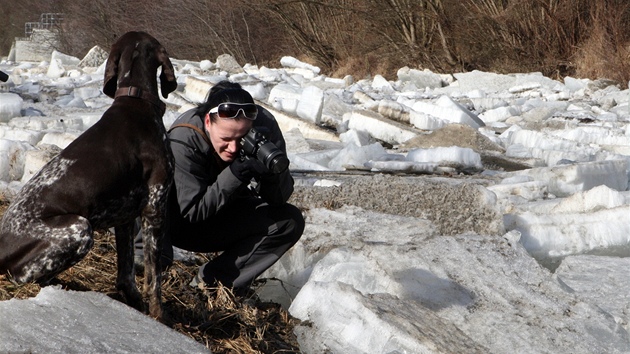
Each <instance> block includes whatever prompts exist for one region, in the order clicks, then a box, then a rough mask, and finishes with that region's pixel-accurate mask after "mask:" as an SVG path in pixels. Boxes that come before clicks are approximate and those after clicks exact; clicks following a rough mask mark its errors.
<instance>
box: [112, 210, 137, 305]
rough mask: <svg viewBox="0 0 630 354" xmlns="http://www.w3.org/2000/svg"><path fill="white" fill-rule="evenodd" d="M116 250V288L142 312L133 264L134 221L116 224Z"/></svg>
mask: <svg viewBox="0 0 630 354" xmlns="http://www.w3.org/2000/svg"><path fill="white" fill-rule="evenodd" d="M114 231H115V232H116V252H117V255H118V257H117V265H118V275H117V278H116V289H117V290H118V291H119V292H121V293H122V295H123V296H124V297H125V301H126V302H127V305H129V306H131V307H133V308H135V309H136V310H138V311H142V312H144V303H143V301H142V295H141V294H140V292H139V291H138V287H137V286H136V278H135V270H134V266H133V252H134V247H133V238H134V235H133V231H134V222H133V221H132V222H129V223H126V224H124V225H120V226H116V227H115V228H114Z"/></svg>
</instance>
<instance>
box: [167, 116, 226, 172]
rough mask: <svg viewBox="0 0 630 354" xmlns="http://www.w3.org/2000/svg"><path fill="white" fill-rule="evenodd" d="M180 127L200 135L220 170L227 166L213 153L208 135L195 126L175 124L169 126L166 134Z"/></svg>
mask: <svg viewBox="0 0 630 354" xmlns="http://www.w3.org/2000/svg"><path fill="white" fill-rule="evenodd" d="M181 127H183V128H190V129H192V130H194V131H196V132H197V133H199V134H200V135H201V137H202V138H203V140H204V141H205V142H206V143H207V144H208V146H210V148H211V149H212V156H213V157H214V159H215V160H216V161H217V164H218V165H219V166H220V168H221V170H223V169H224V168H225V167H226V166H227V164H226V163H225V162H223V160H221V158H220V157H219V155H218V154H217V152H216V151H214V146H213V145H212V141H210V137H208V134H206V132H205V131H203V130H201V129H200V128H199V127H197V126H195V125H192V124H188V123H180V124H175V125H173V126H171V127H170V128H169V129H168V133H170V132H171V130H173V129H175V128H181Z"/></svg>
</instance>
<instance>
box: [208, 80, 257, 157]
mask: <svg viewBox="0 0 630 354" xmlns="http://www.w3.org/2000/svg"><path fill="white" fill-rule="evenodd" d="M204 106H205V107H206V108H207V109H208V111H207V113H206V114H205V116H204V126H205V128H206V131H207V132H208V135H209V136H210V140H211V141H212V146H213V148H214V150H215V151H216V153H217V154H218V155H219V157H220V158H221V159H222V160H223V161H225V162H232V161H233V160H234V159H235V158H237V157H238V154H239V151H240V148H241V145H240V141H241V138H243V136H245V134H247V132H248V131H249V130H250V129H251V127H252V125H253V122H254V119H256V115H257V107H256V105H255V104H254V99H253V98H252V96H251V95H250V94H249V92H247V91H245V90H243V89H241V88H226V89H221V90H217V91H216V92H214V93H213V94H211V95H210V96H209V97H208V100H207V102H206V104H204Z"/></svg>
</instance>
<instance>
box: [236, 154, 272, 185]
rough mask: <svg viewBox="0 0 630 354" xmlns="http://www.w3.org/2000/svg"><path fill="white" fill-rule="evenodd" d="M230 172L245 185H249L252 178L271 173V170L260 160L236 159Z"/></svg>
mask: <svg viewBox="0 0 630 354" xmlns="http://www.w3.org/2000/svg"><path fill="white" fill-rule="evenodd" d="M230 170H231V171H232V173H233V174H234V176H236V178H238V179H239V180H240V181H241V182H243V183H248V182H250V181H251V180H252V178H255V177H260V176H261V175H265V174H268V173H270V171H269V169H268V168H267V167H265V165H263V163H262V162H260V161H259V160H258V159H255V158H248V159H236V160H234V161H233V162H232V164H230Z"/></svg>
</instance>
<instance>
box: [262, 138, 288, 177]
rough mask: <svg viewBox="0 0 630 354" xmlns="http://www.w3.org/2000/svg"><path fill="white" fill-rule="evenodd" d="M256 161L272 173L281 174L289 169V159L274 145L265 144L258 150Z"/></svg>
mask: <svg viewBox="0 0 630 354" xmlns="http://www.w3.org/2000/svg"><path fill="white" fill-rule="evenodd" d="M258 159H259V160H260V161H261V162H262V163H263V164H265V166H267V168H268V169H269V170H271V171H272V172H273V173H276V174H277V173H282V172H284V171H285V170H286V169H287V168H288V167H289V159H288V158H287V156H286V155H285V154H284V153H283V152H282V150H280V149H279V148H278V147H277V146H276V145H275V144H273V143H270V142H267V143H265V144H262V145H261V146H260V147H259V148H258Z"/></svg>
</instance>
